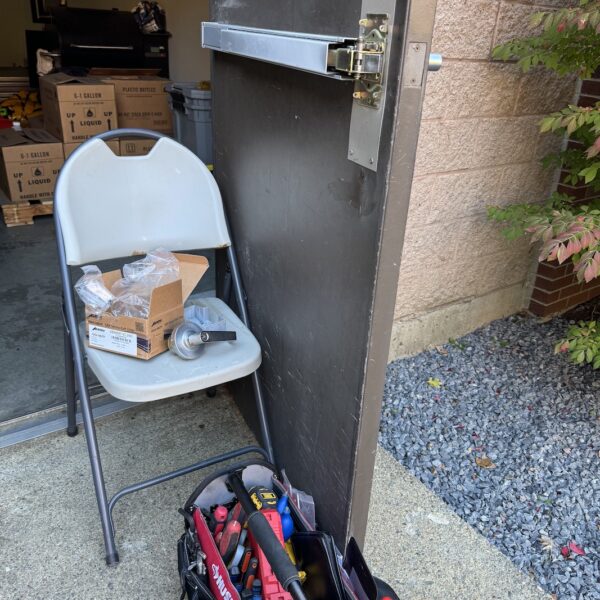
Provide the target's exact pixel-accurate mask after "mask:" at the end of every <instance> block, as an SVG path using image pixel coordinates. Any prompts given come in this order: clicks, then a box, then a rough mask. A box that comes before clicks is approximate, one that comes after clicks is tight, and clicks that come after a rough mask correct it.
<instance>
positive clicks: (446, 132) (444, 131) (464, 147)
mask: <svg viewBox="0 0 600 600" xmlns="http://www.w3.org/2000/svg"><path fill="white" fill-rule="evenodd" d="M478 126H479V121H477V120H475V119H468V120H467V119H465V120H460V121H443V122H442V121H422V122H421V130H420V132H419V144H418V146H417V156H416V160H415V173H416V174H417V175H422V174H424V173H442V172H444V171H456V170H458V169H468V168H471V167H473V166H474V161H475V159H474V153H475V146H474V144H473V140H474V139H475V137H476V133H477V128H478Z"/></svg>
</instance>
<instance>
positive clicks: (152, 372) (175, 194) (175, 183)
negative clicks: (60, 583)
mask: <svg viewBox="0 0 600 600" xmlns="http://www.w3.org/2000/svg"><path fill="white" fill-rule="evenodd" d="M116 137H145V138H151V139H155V140H157V142H156V144H155V145H154V147H153V148H152V149H151V151H150V152H149V153H148V154H147V155H145V156H132V157H129V156H128V157H119V156H116V155H115V154H114V153H113V152H112V150H110V148H109V147H108V146H107V145H106V144H105V143H104V141H105V140H109V139H112V138H116ZM54 218H55V223H56V236H57V244H58V255H59V263H60V270H61V281H62V287H63V312H64V320H65V374H66V391H67V421H68V425H67V433H68V434H69V435H71V436H72V435H76V434H77V425H76V409H77V399H79V402H80V406H81V412H82V420H83V425H84V428H85V433H86V442H87V446H88V453H89V455H90V463H91V468H92V478H93V481H94V486H95V491H96V499H97V502H98V508H99V512H100V521H101V524H102V531H103V535H104V543H105V547H106V561H107V563H108V564H114V563H117V562H118V560H119V556H118V552H117V548H116V545H115V539H114V525H113V521H112V510H113V508H114V506H115V503H116V502H117V501H118V500H119V499H120V498H122V497H123V496H125V495H127V494H130V493H133V492H135V491H138V490H141V489H145V488H148V487H151V486H153V485H157V484H159V483H162V482H165V481H169V480H170V479H173V478H174V477H179V476H181V475H185V474H187V473H191V472H193V471H195V470H198V469H201V468H204V467H208V466H210V465H214V464H216V463H218V462H221V461H224V460H229V459H231V458H235V457H237V456H241V455H243V454H247V453H250V452H257V453H259V454H261V455H262V456H263V457H264V458H266V459H267V460H269V461H271V462H273V450H272V446H271V441H270V439H271V438H270V434H269V429H268V423H267V418H266V413H265V407H264V403H263V398H262V391H261V387H260V380H259V378H258V374H257V369H258V367H259V366H260V362H261V350H260V346H259V344H258V342H257V341H256V339H255V338H254V336H253V335H252V333H251V331H250V329H249V320H248V312H247V308H246V301H245V295H244V291H243V289H242V282H241V277H240V274H239V269H238V265H237V260H236V256H235V252H234V250H233V247H232V245H231V240H230V237H229V231H228V226H227V221H226V217H225V213H224V211H223V205H222V201H221V195H220V193H219V189H218V186H217V184H216V182H215V180H214V178H213V177H212V175H211V173H210V172H209V171H208V169H207V168H206V166H205V165H204V164H203V163H202V161H200V159H199V158H198V157H196V156H195V155H194V154H193V153H192V152H190V151H189V150H188V149H187V148H185V147H184V146H182V145H180V144H178V143H177V142H175V141H173V140H172V139H170V138H168V137H166V136H163V135H161V134H157V133H154V132H150V131H146V130H137V129H120V130H115V131H111V132H107V133H103V134H101V135H99V136H96V137H95V138H92V139H91V140H88V141H87V142H85V143H84V144H82V145H81V146H80V147H79V148H78V149H77V150H76V151H75V152H73V154H71V156H70V157H69V159H68V160H67V161H66V163H65V165H64V166H63V168H62V170H61V173H60V175H59V178H58V181H57V184H56V190H55V198H54ZM158 247H164V248H167V249H169V250H173V251H181V250H196V249H200V250H202V249H208V248H216V249H217V250H220V251H224V252H226V254H227V263H228V267H229V272H230V274H231V284H232V285H231V289H232V290H233V293H234V297H235V301H236V307H237V310H238V311H239V316H238V315H236V314H235V313H234V311H233V310H232V309H231V308H230V307H229V306H228V305H227V304H226V302H224V301H223V300H220V299H218V298H203V299H202V300H201V302H203V303H205V304H206V305H207V306H208V307H209V308H210V309H212V310H213V311H215V312H218V313H219V314H220V315H221V316H222V317H223V318H224V319H225V321H226V323H227V328H228V329H231V330H235V331H236V333H237V340H236V341H234V342H221V343H218V344H207V345H206V347H205V349H204V351H203V353H202V356H201V357H200V358H198V359H195V360H191V361H186V360H183V359H181V358H179V357H177V356H175V355H173V354H171V353H170V352H165V353H163V354H160V355H158V356H156V357H154V358H152V359H150V360H147V361H144V360H140V359H137V358H133V357H128V356H122V355H118V354H113V353H110V352H105V351H102V350H97V349H94V348H90V347H89V346H88V343H87V340H86V334H85V324H84V323H78V322H77V315H76V309H75V298H74V294H73V285H72V283H73V282H72V281H71V277H70V271H69V266H73V265H84V264H89V263H93V262H97V261H101V260H106V259H114V258H119V257H128V256H133V255H138V254H142V253H146V252H148V251H150V250H152V249H155V248H158ZM85 361H87V364H88V365H89V367H90V369H91V370H92V371H93V372H94V374H95V375H96V377H97V378H98V380H99V382H100V383H101V384H102V386H103V387H104V388H105V389H106V391H107V392H108V393H110V394H112V395H113V396H114V397H116V398H119V399H122V400H127V401H130V402H148V401H151V400H158V399H161V398H168V397H172V396H177V395H180V394H184V393H188V392H193V391H197V390H202V389H207V388H211V387H214V386H216V385H219V384H221V383H225V382H227V381H232V380H234V379H239V378H241V377H245V376H248V375H250V376H251V378H252V384H253V388H254V393H255V398H256V408H257V411H258V416H259V424H260V427H261V435H262V442H263V445H264V448H261V447H259V446H247V447H245V448H239V449H233V450H232V451H230V452H227V453H225V454H221V455H219V456H215V457H212V458H209V459H206V460H203V461H201V462H197V463H195V464H192V465H189V466H187V467H183V468H181V469H177V470H175V471H171V472H169V473H164V474H162V475H157V476H156V477H154V478H152V479H149V480H147V481H143V482H140V483H135V484H132V485H130V486H128V487H126V488H123V489H122V490H120V491H119V492H117V493H116V494H114V496H113V497H112V498H111V499H110V501H109V500H108V498H107V494H106V487H105V483H104V477H103V473H102V464H101V460H100V453H99V448H98V443H97V439H96V433H95V426H94V417H93V412H92V408H91V404H90V395H89V390H88V384H87V381H86V374H85Z"/></svg>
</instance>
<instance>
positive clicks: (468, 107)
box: [423, 60, 522, 119]
mask: <svg viewBox="0 0 600 600" xmlns="http://www.w3.org/2000/svg"><path fill="white" fill-rule="evenodd" d="M521 77H522V75H521V73H520V72H519V71H518V70H517V69H516V68H515V66H514V65H507V64H501V63H485V62H482V63H479V62H465V61H458V60H452V61H447V62H446V63H445V64H444V67H443V68H442V69H441V70H440V71H438V72H437V73H429V74H428V77H427V88H426V94H425V102H424V105H423V118H425V119H435V118H446V119H455V118H459V117H478V116H488V117H489V116H508V115H512V114H513V111H514V108H515V103H516V101H517V98H518V92H519V82H520V80H521Z"/></svg>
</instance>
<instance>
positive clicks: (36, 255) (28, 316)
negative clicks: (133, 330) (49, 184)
mask: <svg viewBox="0 0 600 600" xmlns="http://www.w3.org/2000/svg"><path fill="white" fill-rule="evenodd" d="M0 271H1V272H2V286H1V289H0V423H1V422H4V421H8V420H10V419H14V418H16V417H20V416H22V415H25V414H29V413H32V412H35V411H39V410H44V409H46V408H49V407H51V406H56V405H57V404H60V403H61V402H63V395H64V391H63V390H64V388H63V380H64V370H63V369H64V366H63V365H64V362H63V339H62V329H61V313H60V281H59V277H58V259H57V256H56V242H55V239H54V226H53V221H52V218H51V217H38V218H37V219H36V221H35V225H28V226H22V227H10V228H8V227H6V226H5V225H4V224H0Z"/></svg>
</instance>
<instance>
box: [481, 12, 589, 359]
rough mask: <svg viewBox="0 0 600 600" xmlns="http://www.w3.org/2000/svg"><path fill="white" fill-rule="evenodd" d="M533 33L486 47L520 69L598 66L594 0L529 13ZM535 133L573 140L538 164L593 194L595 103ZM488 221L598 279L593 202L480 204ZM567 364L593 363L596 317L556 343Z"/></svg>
mask: <svg viewBox="0 0 600 600" xmlns="http://www.w3.org/2000/svg"><path fill="white" fill-rule="evenodd" d="M530 24H531V27H532V28H534V29H536V30H537V35H532V36H531V37H527V38H524V39H518V40H512V41H510V42H507V43H505V44H502V45H501V46H498V47H496V48H495V49H494V51H493V57H494V58H496V59H499V60H516V61H517V64H518V65H519V66H520V67H521V69H522V70H523V71H525V72H526V71H529V70H530V69H531V68H533V67H536V66H542V67H545V68H547V69H551V70H552V71H554V72H556V73H558V74H559V75H567V74H576V75H577V76H579V77H583V78H586V77H590V76H591V75H592V74H593V73H595V72H596V71H597V70H598V68H600V0H580V3H579V5H578V6H576V7H573V8H563V9H559V10H555V11H544V12H539V13H536V14H535V15H533V17H532V19H531V23H530ZM540 130H541V131H542V132H551V133H554V134H556V135H561V136H565V135H566V136H568V137H569V139H570V140H571V141H572V142H573V143H570V144H569V146H568V147H567V148H566V149H564V150H562V151H561V152H558V153H555V154H552V155H549V156H547V157H546V158H545V159H544V161H543V163H544V165H545V166H546V167H559V168H560V169H561V170H562V171H563V172H564V173H566V175H565V176H564V177H563V181H564V182H565V183H566V184H570V185H578V184H580V183H584V184H586V185H588V186H590V187H591V188H592V189H593V190H595V191H598V192H600V102H598V103H596V104H595V105H593V106H590V107H580V106H573V105H569V106H567V107H565V108H563V109H562V110H560V111H558V112H555V113H553V114H551V115H548V116H547V117H545V118H544V119H542V121H541V123H540ZM488 216H489V218H490V219H491V220H493V221H497V222H499V223H502V224H503V226H504V227H503V233H504V235H505V236H506V237H507V238H508V239H515V238H516V237H519V236H522V235H526V234H529V235H530V236H531V241H532V243H540V244H541V250H540V255H539V260H540V261H544V260H546V261H555V260H556V261H558V262H559V263H563V262H565V261H566V260H571V261H572V262H573V264H574V270H575V273H576V274H577V278H578V280H579V281H587V282H589V281H591V280H592V279H595V278H596V277H599V276H600V199H599V200H594V201H592V202H588V203H580V202H576V200H575V199H574V198H572V197H569V196H566V195H564V194H558V193H554V194H552V196H551V197H550V198H549V199H548V200H546V201H545V202H543V203H531V204H515V205H511V206H505V207H498V206H491V207H489V208H488ZM557 349H558V350H559V351H568V352H569V356H570V358H571V359H572V360H573V362H575V363H578V364H582V363H589V364H591V365H592V366H593V367H594V368H595V369H597V368H599V367H600V332H599V331H598V330H597V327H596V322H595V321H592V322H590V323H583V322H582V323H580V324H579V325H577V326H574V327H572V328H571V329H570V330H569V332H568V333H567V336H566V338H565V339H563V340H561V341H560V342H559V344H558V345H557Z"/></svg>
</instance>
